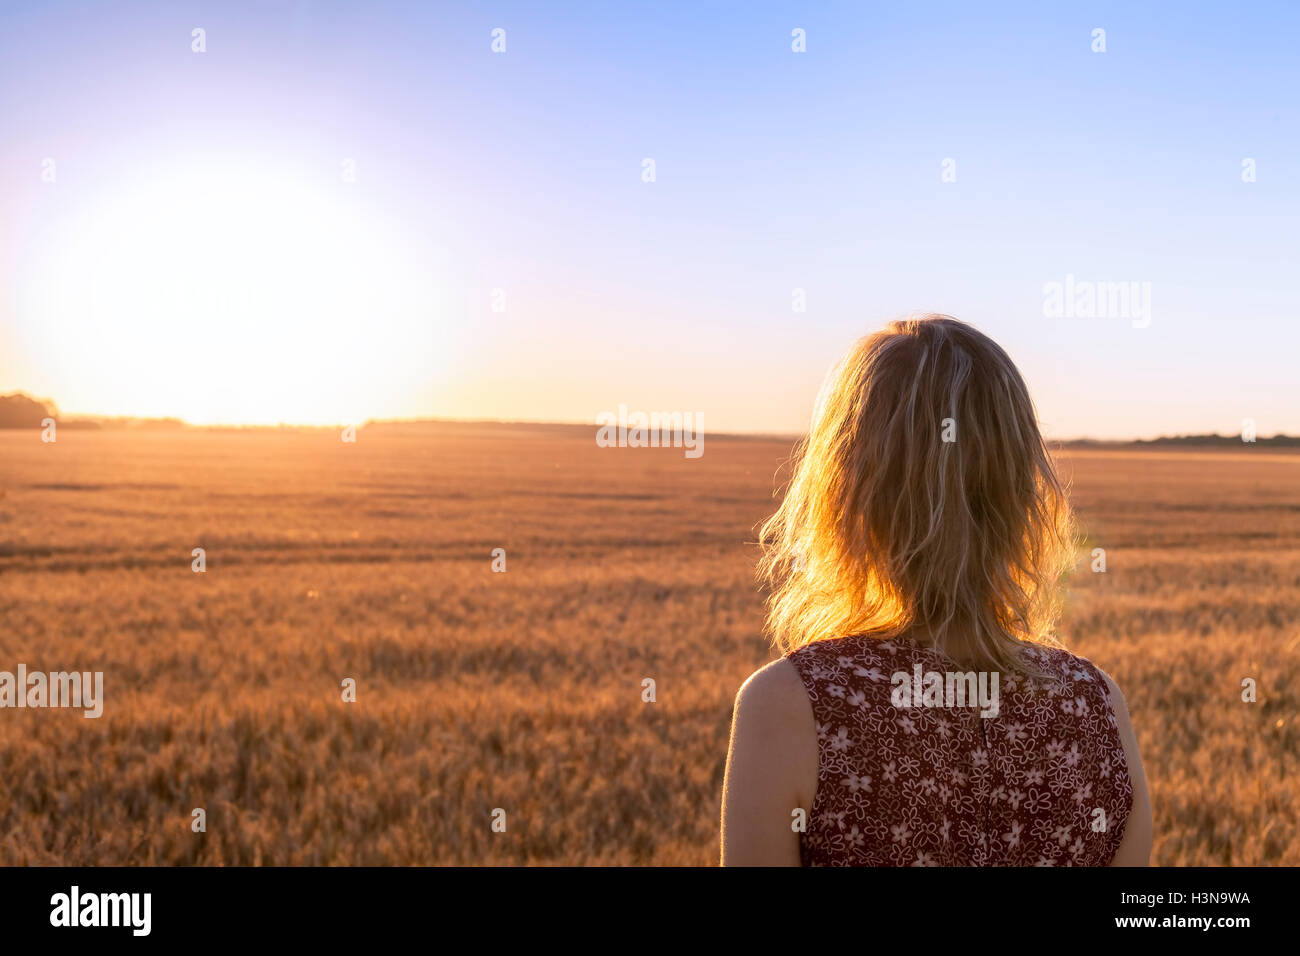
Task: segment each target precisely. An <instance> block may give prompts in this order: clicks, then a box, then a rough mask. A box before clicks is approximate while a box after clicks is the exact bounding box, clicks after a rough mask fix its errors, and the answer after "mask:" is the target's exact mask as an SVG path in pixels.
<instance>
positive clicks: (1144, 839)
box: [1101, 671, 1154, 866]
mask: <svg viewBox="0 0 1300 956" xmlns="http://www.w3.org/2000/svg"><path fill="white" fill-rule="evenodd" d="M1101 676H1102V677H1104V678H1106V684H1107V685H1108V686H1109V687H1110V701H1111V706H1113V707H1114V708H1115V719H1116V720H1117V721H1118V722H1119V737H1120V740H1122V741H1123V742H1124V755H1125V756H1126V757H1127V758H1128V775H1129V779H1130V780H1131V781H1132V782H1133V809H1132V810H1131V811H1129V815H1128V822H1127V823H1126V824H1125V825H1124V838H1123V839H1122V840H1121V841H1120V844H1119V849H1118V850H1116V851H1115V858H1114V859H1113V860H1111V861H1110V865H1111V866H1150V865H1151V839H1152V831H1153V829H1154V827H1153V823H1152V818H1151V797H1150V795H1149V794H1148V793H1147V778H1146V775H1145V774H1144V773H1143V772H1142V755H1141V754H1140V753H1139V752H1138V742H1137V735H1136V734H1135V733H1134V732H1133V722H1132V721H1131V720H1130V719H1129V716H1128V705H1127V704H1126V703H1125V702H1124V695H1123V694H1122V693H1120V689H1119V687H1118V686H1117V685H1116V684H1115V682H1114V681H1113V680H1111V679H1110V675H1108V674H1106V673H1105V672H1104V671H1103V672H1102V675H1101Z"/></svg>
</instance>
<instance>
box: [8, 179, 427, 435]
mask: <svg viewBox="0 0 1300 956" xmlns="http://www.w3.org/2000/svg"><path fill="white" fill-rule="evenodd" d="M50 258H51V259H52V261H51V262H47V263H45V265H44V267H43V268H42V269H41V270H39V272H40V274H39V276H38V277H37V279H36V280H34V281H35V284H36V285H37V286H38V287H39V288H37V289H36V290H35V294H34V295H30V296H29V301H30V302H31V303H32V304H33V308H31V309H30V310H29V311H30V312H31V313H32V314H31V315H29V318H30V319H31V320H32V321H33V323H34V327H35V328H37V329H39V333H38V334H39V335H40V337H41V343H40V344H42V345H44V346H45V352H46V354H47V356H48V358H49V360H50V361H52V362H55V363H57V364H58V365H59V366H60V370H61V372H62V373H63V375H64V376H65V377H66V376H68V375H72V376H75V377H76V378H77V380H78V381H79V382H82V383H84V384H86V385H90V384H91V382H90V381H86V380H87V379H90V380H93V384H94V386H95V387H94V388H93V390H92V389H89V388H87V389H86V391H87V392H90V391H93V392H94V393H95V394H99V395H104V396H110V397H108V398H106V400H105V401H106V403H107V404H106V407H111V409H112V410H113V411H114V412H117V413H122V412H129V413H131V414H140V415H176V416H179V417H182V418H185V419H186V420H188V421H191V422H196V423H214V422H237V423H259V424H265V423H276V422H280V421H285V422H295V423H319V424H324V423H336V422H352V421H359V420H362V419H364V418H366V417H370V416H373V415H382V414H385V413H387V410H388V409H390V408H391V407H392V404H391V401H392V400H391V395H390V394H389V392H390V390H391V388H392V387H393V386H394V385H395V384H396V383H397V382H398V381H400V380H402V379H403V378H404V377H410V376H413V375H414V374H415V373H416V370H417V369H418V370H419V373H420V374H423V375H426V376H427V375H428V374H429V373H430V372H431V371H436V370H437V369H438V368H439V362H438V358H439V356H438V354H437V350H436V349H434V348H433V347H432V343H433V342H435V341H437V339H438V338H439V337H438V336H435V335H433V334H431V328H432V327H433V326H434V325H435V324H436V317H435V315H434V303H433V299H432V298H431V295H430V291H431V287H432V285H433V284H434V283H433V282H432V280H431V278H430V274H429V268H428V265H429V264H428V263H419V262H412V261H411V260H412V258H414V256H413V254H412V253H411V250H410V249H409V248H408V247H406V245H405V244H403V243H399V242H396V241H394V237H393V235H392V234H391V233H386V232H385V230H384V229H382V228H381V227H380V225H379V224H378V223H377V221H376V220H375V218H374V217H373V216H369V215H367V214H366V213H365V210H364V209H363V208H362V207H360V206H359V205H358V203H356V202H354V201H352V200H351V199H350V198H349V197H348V196H346V195H340V194H338V193H330V192H327V191H313V190H312V189H310V188H308V187H307V186H305V185H303V184H302V183H301V181H298V180H295V179H294V178H293V177H290V176H284V175H273V174H265V173H259V174H239V173H230V172H225V171H221V172H198V173H190V174H187V175H183V176H175V177H171V178H169V179H167V180H165V181H163V182H160V183H155V184H152V185H151V186H150V187H149V188H148V189H146V190H144V191H142V192H139V193H134V194H130V195H124V196H121V197H119V198H116V199H115V200H113V201H112V202H109V203H106V204H105V205H103V206H102V207H100V208H98V209H96V210H95V211H94V212H93V213H91V214H90V215H88V216H86V217H84V218H83V219H82V220H81V221H79V222H78V223H77V225H76V227H75V228H74V229H73V230H71V234H70V238H69V239H68V241H66V242H63V243H62V244H61V245H60V247H59V248H58V249H56V250H55V251H54V254H53V255H52V256H51V257H50ZM54 397H55V398H56V399H57V398H58V396H54Z"/></svg>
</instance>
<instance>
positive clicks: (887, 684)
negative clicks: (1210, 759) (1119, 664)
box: [787, 637, 1133, 866]
mask: <svg viewBox="0 0 1300 956" xmlns="http://www.w3.org/2000/svg"><path fill="white" fill-rule="evenodd" d="M1029 653H1030V654H1031V656H1032V657H1033V658H1034V659H1035V660H1036V661H1037V662H1038V666H1039V667H1040V668H1045V669H1046V670H1047V671H1049V672H1050V674H1051V675H1052V679H1051V680H1050V681H1047V682H1044V681H1041V680H1040V681H1038V682H1033V681H1030V680H1028V679H1026V678H1024V677H1015V676H1010V675H1007V674H1001V675H999V679H998V707H997V715H996V716H991V717H982V716H980V708H979V707H978V705H976V706H960V705H958V706H947V705H948V704H949V702H950V701H949V700H948V699H947V698H946V696H945V699H944V700H943V702H942V705H940V706H934V705H933V704H934V702H935V699H936V697H935V695H931V697H930V699H929V704H930V705H928V706H915V704H914V703H913V702H911V701H908V700H907V699H906V698H904V697H899V696H898V692H896V691H895V686H896V685H895V682H894V680H893V677H894V675H895V674H897V673H900V672H901V673H904V674H906V675H907V677H908V679H907V681H906V682H904V681H902V680H901V678H900V679H899V681H898V684H899V685H900V686H904V687H906V688H907V689H908V690H909V691H911V690H914V689H915V688H916V687H917V686H920V684H919V682H918V681H917V680H915V677H916V665H917V664H920V665H921V671H922V673H923V674H924V673H926V672H935V673H938V674H940V675H941V676H942V675H946V674H947V673H948V672H966V671H969V670H970V668H968V667H961V666H959V665H957V664H956V663H954V662H952V661H951V660H949V659H948V658H947V657H945V656H943V655H942V654H940V653H939V652H937V651H935V650H934V649H932V648H926V647H920V646H917V645H915V644H911V643H907V642H903V641H882V640H880V639H878V638H870V637H844V638H838V639H834V640H825V641H817V642H814V643H812V644H809V645H806V646H805V647H802V648H800V649H798V650H796V651H793V652H791V653H790V654H789V655H787V656H788V658H789V659H790V661H791V662H792V663H793V664H794V666H795V668H796V670H798V672H799V676H800V678H801V679H802V680H803V684H804V687H805V689H806V690H807V691H808V697H809V700H810V701H811V702H812V709H813V717H814V718H815V720H816V722H817V749H818V755H819V769H818V776H817V793H816V796H815V798H814V800H813V806H812V808H811V811H810V812H809V814H808V820H807V829H806V832H803V833H802V834H801V835H800V858H801V859H802V861H803V863H804V865H805V866H1104V865H1106V864H1108V863H1109V862H1110V861H1111V859H1112V858H1113V857H1114V855H1115V851H1116V850H1117V849H1118V847H1119V844H1120V840H1121V838H1122V837H1123V835H1124V825H1125V823H1126V822H1127V820H1128V815H1129V811H1130V810H1131V809H1132V806H1133V786H1132V782H1131V781H1130V780H1129V774H1128V763H1127V760H1126V758H1125V755H1124V746H1123V744H1122V742H1121V741H1120V737H1119V731H1118V729H1117V722H1116V719H1115V712H1114V709H1113V707H1112V706H1111V702H1110V693H1109V689H1108V687H1107V685H1106V681H1105V679H1104V678H1103V677H1102V676H1101V672H1100V671H1098V670H1097V668H1096V667H1094V666H1093V665H1092V664H1091V663H1089V662H1088V661H1086V660H1084V659H1083V658H1080V657H1076V656H1074V655H1073V654H1070V653H1068V652H1066V651H1063V650H1058V649H1055V648H1034V649H1032V650H1031V651H1030V652H1029ZM946 683H947V681H946V679H945V685H946ZM986 686H987V687H988V688H989V689H990V690H991V687H992V683H991V680H990V681H989V683H988V684H987V685H986ZM921 700H922V702H924V701H925V698H924V697H922V698H921ZM953 700H954V702H955V698H954V699H953ZM909 704H910V706H909ZM900 705H901V706H900ZM986 711H991V708H986Z"/></svg>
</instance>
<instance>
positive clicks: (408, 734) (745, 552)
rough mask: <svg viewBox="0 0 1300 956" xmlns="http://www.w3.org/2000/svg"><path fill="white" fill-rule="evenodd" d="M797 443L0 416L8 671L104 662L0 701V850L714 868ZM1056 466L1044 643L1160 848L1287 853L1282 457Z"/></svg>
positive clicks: (1291, 524)
mask: <svg viewBox="0 0 1300 956" xmlns="http://www.w3.org/2000/svg"><path fill="white" fill-rule="evenodd" d="M790 451H791V445H790V442H788V441H778V440H765V439H726V438H722V437H717V436H714V437H710V439H709V441H708V443H707V446H706V451H705V454H704V456H703V457H702V458H699V459H698V460H689V459H687V458H686V457H685V456H684V455H683V452H682V450H681V449H612V448H599V447H597V446H596V444H595V443H594V441H593V438H592V429H589V428H587V429H584V428H565V427H540V426H507V425H496V426H486V425H484V426H475V425H450V424H446V425H428V426H418V427H417V426H406V427H393V426H389V427H384V426H370V427H367V428H365V429H362V430H361V431H360V433H359V438H358V441H357V442H356V443H355V444H351V443H344V442H343V441H341V440H340V435H339V433H338V432H337V431H332V430H311V429H302V430H295V429H283V430H276V429H264V430H246V431H216V430H200V429H184V430H176V431H161V432H149V431H131V430H123V431H102V432H100V431H84V432H76V431H61V432H60V433H59V436H58V441H57V442H55V443H52V444H45V443H42V442H41V440H40V436H39V433H38V432H35V431H10V432H0V670H8V671H13V670H14V669H15V668H16V666H17V665H18V664H19V663H24V664H26V666H27V668H28V669H29V670H46V671H54V670H72V669H77V670H88V671H96V670H100V671H103V673H104V714H103V716H102V717H100V718H99V719H87V718H84V717H83V716H82V714H81V712H80V711H73V710H55V709H46V710H34V709H21V710H20V709H4V710H0V864H4V865H15V864H68V865H86V864H95V865H100V864H200V865H216V864H225V865H257V864H264V865H271V864H399V865H402V864H686V865H697V864H713V863H714V862H716V860H717V858H718V814H719V801H720V793H721V784H722V772H723V762H724V758H725V749H726V741H727V731H728V727H729V721H730V714H731V705H732V700H733V697H734V695H735V692H736V690H737V688H738V686H739V684H740V682H741V681H742V680H743V679H744V678H745V676H746V675H748V674H749V673H750V672H751V671H752V670H753V669H754V668H755V667H757V666H759V665H761V664H762V663H764V662H765V661H766V660H768V659H770V653H769V651H768V649H767V646H766V644H765V642H764V640H763V638H762V636H761V622H762V616H761V599H760V595H759V594H758V592H757V590H756V588H755V584H754V579H753V566H754V561H755V557H756V548H755V546H754V539H755V527H756V525H757V524H758V522H760V521H761V520H762V519H763V518H764V517H765V516H766V514H767V513H768V511H769V510H770V509H771V507H772V504H773V497H772V496H773V491H774V487H775V484H776V482H777V480H778V477H779V475H778V468H779V467H780V465H781V463H782V462H783V461H784V460H785V459H786V458H787V457H788V456H789V454H790ZM1061 464H1062V468H1063V471H1064V472H1065V474H1066V475H1067V476H1068V477H1069V479H1070V481H1071V484H1072V494H1073V498H1074V501H1075V504H1076V506H1077V508H1078V510H1079V512H1080V517H1081V520H1082V522H1083V524H1084V526H1085V528H1086V531H1087V534H1088V541H1087V547H1086V549H1085V560H1084V561H1083V562H1082V563H1081V565H1080V570H1079V571H1078V572H1077V573H1076V574H1075V575H1074V576H1073V578H1072V579H1071V585H1070V600H1069V604H1068V613H1067V617H1066V620H1065V622H1064V625H1063V631H1064V634H1065V636H1066V638H1067V640H1068V642H1069V644H1070V646H1071V647H1072V649H1074V650H1075V651H1076V652H1078V653H1081V654H1083V655H1085V656H1087V657H1090V658H1091V659H1092V660H1094V661H1095V662H1097V663H1098V664H1099V665H1100V666H1101V667H1102V668H1104V669H1105V670H1107V671H1108V672H1109V673H1110V674H1111V675H1112V676H1113V677H1114V678H1115V679H1116V681H1117V682H1118V683H1119V685H1120V687H1121V688H1122V689H1123V691H1124V693H1125V696H1126V698H1127V700H1128V705H1129V710H1130V712H1131V714H1132V717H1133V722H1134V725H1135V727H1136V729H1137V733H1138V736H1139V740H1140V742H1141V746H1142V752H1143V757H1144V762H1145V766H1146V773H1147V777H1148V779H1149V783H1150V787H1151V793H1152V801H1153V804H1154V809H1155V824H1156V837H1155V849H1154V852H1153V862H1155V863H1157V864H1159V865H1166V866H1177V865H1190V864H1208V865H1248V864H1261V863H1267V864H1292V865H1295V864H1300V829H1298V827H1297V816H1298V812H1297V811H1298V810H1300V788H1298V787H1297V786H1296V783H1295V782H1296V780H1297V750H1298V749H1300V748H1298V747H1297V743H1298V742H1300V734H1298V733H1297V726H1296V702H1297V695H1298V694H1300V665H1298V664H1297V660H1298V658H1300V455H1287V454H1280V453H1271V454H1270V453H1259V454H1256V453H1255V451H1254V449H1252V448H1249V447H1243V448H1242V449H1241V450H1239V451H1233V452H1216V453H1203V454H1202V453H1195V452H1187V451H1165V450H1146V451H1133V450H1080V451H1076V450H1072V451H1068V452H1064V453H1063V454H1062V457H1061ZM1098 547H1100V548H1104V549H1105V553H1106V571H1105V573H1094V572H1093V571H1092V570H1091V569H1090V567H1089V564H1090V562H1091V560H1092V559H1091V557H1088V556H1087V553H1089V552H1091V550H1092V549H1093V548H1098ZM195 548H202V549H204V552H205V559H206V570H205V571H204V572H203V573H196V572H195V571H194V570H192V562H193V561H194V558H193V556H192V555H193V551H194V549H195ZM497 548H502V549H505V561H506V570H505V572H504V573H500V572H496V571H494V570H493V551H494V549H497ZM1247 677H1250V678H1254V679H1255V680H1256V681H1257V683H1258V701H1257V702H1255V703H1245V702H1243V701H1242V699H1241V694H1242V691H1241V684H1242V680H1243V678H1247ZM348 678H350V679H352V680H353V681H355V686H356V700H355V702H345V701H344V700H343V694H342V691H341V686H342V683H343V682H344V681H345V679H348ZM647 678H651V679H653V681H654V682H655V700H654V701H653V702H646V701H644V700H643V699H642V694H643V683H642V682H643V681H644V680H645V679H647ZM196 808H202V809H203V810H204V812H205V814H206V831H204V832H194V830H193V829H192V827H191V821H192V812H193V811H194V810H195V809H196ZM496 810H501V811H504V819H505V822H506V826H505V830H504V832H497V831H494V829H493V826H492V823H493V819H494V811H496ZM497 816H498V818H499V816H500V815H499V814H498V815H497Z"/></svg>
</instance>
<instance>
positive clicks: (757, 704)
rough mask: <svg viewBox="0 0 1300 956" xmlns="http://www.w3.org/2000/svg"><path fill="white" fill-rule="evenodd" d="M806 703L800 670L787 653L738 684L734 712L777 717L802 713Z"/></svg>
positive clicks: (801, 714) (800, 714) (806, 698)
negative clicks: (738, 688)
mask: <svg viewBox="0 0 1300 956" xmlns="http://www.w3.org/2000/svg"><path fill="white" fill-rule="evenodd" d="M807 706H808V697H807V694H806V693H805V692H804V684H803V678H802V676H801V673H800V671H799V669H798V667H797V666H796V664H795V662H794V660H792V659H791V655H790V654H786V655H784V656H782V657H779V658H777V659H776V660H774V661H769V662H768V663H767V664H764V665H763V666H762V667H760V668H759V669H758V670H756V671H754V673H752V674H750V675H749V677H747V678H745V682H744V683H743V684H741V685H740V690H739V692H738V693H737V694H736V713H737V714H739V713H741V711H742V710H743V711H745V712H746V713H749V714H753V715H756V714H758V713H761V714H764V715H771V716H773V717H776V718H780V717H782V716H783V715H784V716H787V717H788V716H803V714H804V712H805V711H806V709H807Z"/></svg>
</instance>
